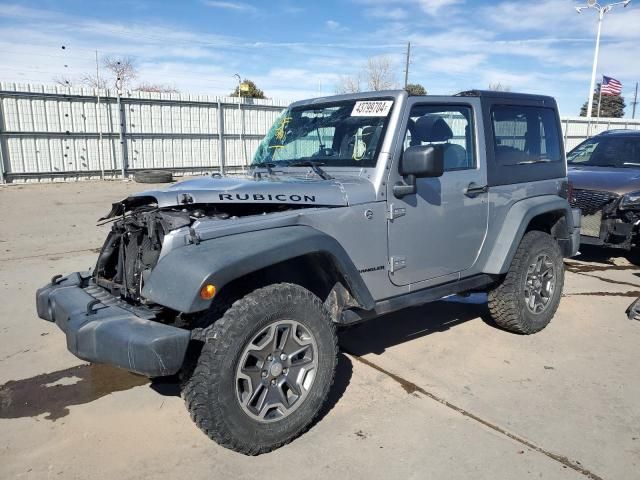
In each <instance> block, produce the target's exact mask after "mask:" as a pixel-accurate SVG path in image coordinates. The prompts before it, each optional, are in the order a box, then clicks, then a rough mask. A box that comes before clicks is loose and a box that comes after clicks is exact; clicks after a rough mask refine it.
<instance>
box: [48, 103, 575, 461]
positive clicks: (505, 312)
mask: <svg viewBox="0 0 640 480" xmlns="http://www.w3.org/2000/svg"><path fill="white" fill-rule="evenodd" d="M566 175H567V172H566V160H565V156H564V148H563V145H562V135H561V133H560V120H559V117H558V111H557V108H556V102H555V100H554V99H553V98H550V97H543V96H536V95H525V94H516V93H500V92H484V91H469V92H462V93H460V94H458V95H455V96H447V97H444V96H416V97H413V96H409V95H408V94H407V93H406V92H405V91H387V92H368V93H359V94H353V95H342V96H335V97H323V98H316V99H312V100H305V101H301V102H297V103H294V104H292V105H291V106H290V107H289V108H287V109H286V110H285V111H284V112H283V113H282V115H281V116H280V118H278V120H277V121H276V122H275V124H274V125H273V127H272V128H271V130H270V131H269V132H268V133H267V135H266V137H265V138H264V140H263V141H262V142H261V143H260V145H259V146H258V148H257V151H256V154H255V157H254V160H253V163H252V165H251V169H250V171H249V172H248V174H247V175H244V176H240V177H220V176H219V175H218V176H208V177H201V178H197V179H192V180H187V181H184V182H181V183H177V184H175V185H172V186H170V187H168V188H166V189H164V190H151V191H146V192H141V193H139V194H136V195H133V196H130V197H128V198H125V199H123V200H121V201H119V202H116V203H114V204H113V205H112V208H111V211H110V212H109V213H108V214H107V215H106V216H105V217H104V218H103V219H102V221H104V222H110V223H111V225H112V228H111V232H110V233H109V235H108V237H107V239H106V241H105V243H104V246H103V248H102V250H101V252H100V254H99V256H98V259H97V261H96V265H95V268H94V269H93V270H92V271H90V272H76V273H72V274H71V275H67V276H62V275H56V276H55V277H54V278H53V279H52V280H51V282H50V283H48V284H47V285H46V286H44V287H43V288H41V289H40V290H38V292H37V294H36V303H37V309H38V314H39V316H40V317H41V318H43V319H45V320H48V321H53V322H55V323H56V324H57V325H58V326H59V327H60V328H61V329H62V330H63V331H64V332H65V334H66V344H67V347H68V349H69V350H70V351H71V352H72V353H74V354H75V355H77V356H78V357H80V358H82V359H85V360H88V361H92V362H104V363H110V364H112V365H117V366H119V367H121V368H125V369H127V370H130V371H133V372H137V373H140V374H143V375H147V376H150V377H157V376H162V375H171V374H175V373H177V372H180V374H181V377H182V378H183V382H184V383H183V396H184V398H185V401H186V404H187V408H188V409H189V411H190V413H191V416H192V418H193V420H194V421H195V423H196V424H197V425H198V426H199V427H200V428H201V429H202V430H203V431H204V432H205V433H206V434H207V435H208V436H209V437H210V438H212V439H213V440H215V441H217V442H218V443H220V444H221V445H223V446H225V447H227V448H231V449H233V450H236V451H239V452H242V453H245V454H253V455H255V454H259V453H263V452H267V451H270V450H273V449H274V448H277V447H279V446H281V445H283V444H284V443H286V442H288V441H290V440H292V439H293V438H295V437H296V436H297V435H299V434H300V433H302V432H303V431H304V430H305V429H306V428H307V427H308V426H309V425H310V423H311V422H312V421H313V419H314V418H315V417H316V415H317V414H318V412H319V411H320V408H321V407H322V405H323V403H324V401H325V399H326V397H327V394H328V392H329V388H330V386H331V384H332V382H333V377H334V371H335V367H336V358H337V340H336V334H335V330H336V327H337V326H341V325H349V324H353V323H356V322H361V321H365V320H367V319H370V318H373V317H375V316H378V315H382V314H385V313H388V312H392V311H396V310H400V309H403V308H405V307H410V306H415V305H421V304H425V303H428V302H430V301H434V300H437V299H439V298H442V297H445V296H448V295H451V294H455V293H463V292H470V291H486V292H488V298H489V301H488V309H489V312H490V314H491V316H492V318H493V320H494V321H495V323H496V324H497V325H498V326H500V327H502V328H504V329H507V330H510V331H513V332H517V333H521V334H531V333H534V332H537V331H539V330H541V329H543V328H544V327H545V326H546V325H547V324H548V323H549V322H550V321H551V318H552V317H553V315H554V314H555V312H556V309H557V308H558V305H559V302H560V299H561V296H562V288H563V282H564V264H563V257H569V256H572V255H575V254H576V252H577V249H578V244H579V212H578V211H574V210H572V209H571V207H570V206H569V203H568V201H567V193H568V184H567V178H566ZM389 328H390V329H392V328H394V326H393V324H389Z"/></svg>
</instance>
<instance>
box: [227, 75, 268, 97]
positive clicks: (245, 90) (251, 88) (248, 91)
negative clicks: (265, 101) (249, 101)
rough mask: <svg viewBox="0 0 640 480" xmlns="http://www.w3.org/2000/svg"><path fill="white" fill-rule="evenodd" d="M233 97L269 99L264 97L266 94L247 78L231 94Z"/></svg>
mask: <svg viewBox="0 0 640 480" xmlns="http://www.w3.org/2000/svg"><path fill="white" fill-rule="evenodd" d="M241 87H242V88H241ZM231 96H232V97H238V96H240V97H247V98H267V97H265V96H264V92H263V91H262V90H260V89H259V88H258V87H257V85H256V84H255V83H254V82H253V81H251V80H247V79H246V78H245V79H244V80H243V81H242V83H241V84H240V85H238V86H237V87H236V89H235V90H234V91H233V93H232V94H231Z"/></svg>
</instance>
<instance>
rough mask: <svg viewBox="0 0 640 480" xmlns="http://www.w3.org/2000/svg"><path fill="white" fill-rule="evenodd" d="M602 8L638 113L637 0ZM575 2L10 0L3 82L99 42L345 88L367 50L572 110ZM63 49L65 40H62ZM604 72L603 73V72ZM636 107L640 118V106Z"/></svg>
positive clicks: (580, 88)
mask: <svg viewBox="0 0 640 480" xmlns="http://www.w3.org/2000/svg"><path fill="white" fill-rule="evenodd" d="M634 1H636V3H635V4H634V3H633V2H632V3H631V4H630V5H629V6H628V7H626V8H622V6H618V7H615V8H614V9H613V10H612V11H611V12H610V13H608V14H607V15H606V17H605V20H604V24H603V31H602V42H601V51H600V61H599V66H598V76H600V75H607V76H611V77H614V78H616V79H618V80H620V81H621V82H622V83H623V96H624V97H626V101H627V109H626V111H627V116H628V117H630V116H631V106H630V103H631V101H632V100H633V93H634V88H635V83H636V82H637V81H640V62H639V61H638V56H639V54H640V0H634ZM583 3H584V2H578V1H575V0H539V1H518V0H505V1H499V0H498V1H485V0H480V1H478V0H342V1H334V0H323V1H318V2H316V1H306V2H303V1H297V2H296V1H293V0H269V1H251V0H242V1H235V0H180V1H164V0H155V1H153V0H133V1H123V0H91V1H87V0H33V1H22V2H13V3H6V2H2V1H0V81H2V82H21V83H45V84H48V83H53V80H54V78H63V77H64V78H69V79H71V80H72V81H77V80H79V79H80V78H82V76H83V75H85V74H90V73H92V72H95V51H96V50H97V51H98V55H99V57H100V58H102V57H103V56H107V55H108V56H129V57H131V58H132V59H133V60H134V61H135V64H136V65H137V67H138V71H139V76H138V79H137V82H139V83H143V82H149V83H163V84H169V85H172V86H174V87H176V88H177V89H179V90H180V91H181V92H184V93H193V94H209V95H227V94H229V93H230V92H231V91H233V89H234V88H235V85H236V84H237V80H236V79H235V78H234V74H236V73H238V74H239V75H241V76H242V78H249V79H251V80H253V81H254V82H256V84H257V85H258V86H259V87H260V88H261V89H262V90H264V92H265V94H266V95H267V96H268V97H271V98H278V99H284V100H297V99H301V98H308V97H316V96H324V95H330V94H333V93H335V91H336V86H337V85H338V84H339V83H340V79H341V78H342V77H343V76H353V75H356V74H357V73H358V72H359V71H361V70H362V68H363V67H364V65H365V64H366V62H367V59H368V58H371V57H378V56H384V57H387V58H388V59H389V60H390V61H391V63H392V66H393V69H394V71H395V72H396V81H397V82H398V85H402V82H403V81H404V60H405V53H406V45H407V42H408V41H410V42H411V52H412V54H411V64H410V67H409V81H410V82H411V83H420V84H422V85H424V86H425V88H426V89H427V90H428V92H429V94H443V95H448V94H453V93H456V92H458V91H462V90H468V89H472V88H478V89H484V88H487V87H488V86H489V85H490V84H494V83H501V84H502V85H507V86H509V87H510V89H511V90H512V91H523V92H530V93H541V94H547V95H552V96H554V97H556V99H557V100H558V103H559V106H560V111H561V114H562V115H577V114H578V112H579V110H580V106H581V105H582V104H583V103H584V101H585V100H586V97H587V95H588V90H589V81H590V78H591V66H592V62H593V51H594V45H595V32H596V27H597V12H595V11H594V10H585V11H583V12H582V13H581V14H578V13H577V12H576V11H575V9H574V7H576V6H578V5H580V4H583ZM63 46H64V49H63V48H62V47H63ZM598 78H600V77H598ZM638 110H639V111H638V113H637V114H636V115H637V117H640V106H639V107H638Z"/></svg>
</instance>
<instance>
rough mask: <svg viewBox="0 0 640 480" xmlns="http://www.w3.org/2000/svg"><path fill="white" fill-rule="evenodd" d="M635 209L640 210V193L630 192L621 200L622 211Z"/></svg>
mask: <svg viewBox="0 0 640 480" xmlns="http://www.w3.org/2000/svg"><path fill="white" fill-rule="evenodd" d="M628 209H635V210H640V191H639V192H629V193H626V194H624V195H623V196H622V198H621V199H620V210H628Z"/></svg>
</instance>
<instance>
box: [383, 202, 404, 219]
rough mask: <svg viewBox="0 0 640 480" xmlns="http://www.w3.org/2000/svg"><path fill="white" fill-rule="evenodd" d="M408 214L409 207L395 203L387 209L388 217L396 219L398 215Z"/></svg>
mask: <svg viewBox="0 0 640 480" xmlns="http://www.w3.org/2000/svg"><path fill="white" fill-rule="evenodd" d="M406 214H407V209H406V208H404V207H396V206H394V205H393V203H391V204H389V210H388V211H387V219H388V220H395V219H396V218H398V217H403V216H405V215H406Z"/></svg>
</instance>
